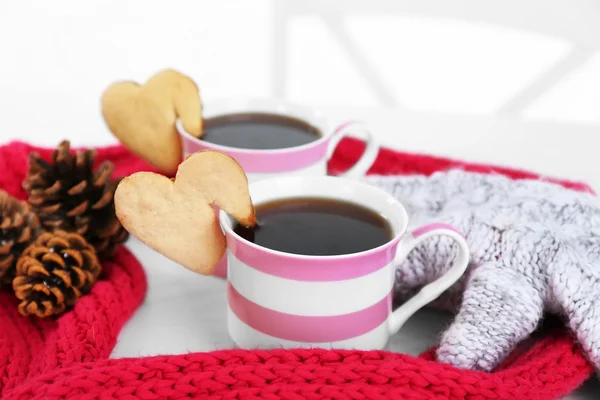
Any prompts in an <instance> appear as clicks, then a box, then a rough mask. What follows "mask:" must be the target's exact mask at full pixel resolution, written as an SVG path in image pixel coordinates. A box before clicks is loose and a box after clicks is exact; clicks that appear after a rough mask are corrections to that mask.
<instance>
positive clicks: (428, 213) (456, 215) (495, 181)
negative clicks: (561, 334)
mask: <svg viewBox="0 0 600 400" xmlns="http://www.w3.org/2000/svg"><path fill="white" fill-rule="evenodd" d="M365 180H366V181H367V182H368V183H370V184H372V185H375V186H378V187H380V188H382V189H383V190H385V191H387V192H389V193H391V194H393V195H394V196H395V197H396V198H397V199H398V200H399V201H400V202H402V203H403V204H404V206H405V207H406V208H407V211H408V213H409V215H410V218H411V221H410V225H411V227H417V226H419V225H421V224H424V223H427V222H433V221H439V222H446V223H449V224H452V225H454V226H455V227H456V228H457V229H459V230H460V231H461V232H462V233H463V234H464V235H465V237H466V238H467V242H468V244H469V247H470V252H471V265H470V266H469V268H468V269H467V273H466V274H465V275H464V276H463V277H462V279H461V280H460V281H459V282H457V283H456V284H455V285H454V286H453V287H451V288H450V289H448V290H447V291H446V292H445V293H444V294H443V295H442V296H441V297H440V298H438V299H437V300H436V301H435V302H434V303H432V306H438V307H444V308H448V309H452V310H457V311H458V312H457V314H456V317H455V319H454V321H453V323H452V324H451V325H450V327H449V328H448V329H447V330H446V332H444V334H443V335H442V338H441V343H440V347H439V349H438V351H437V356H438V359H439V360H440V361H441V362H445V363H449V364H452V365H454V366H456V367H459V368H466V369H479V370H486V371H489V370H492V369H493V368H494V367H496V366H497V365H498V364H499V363H500V362H501V361H502V360H503V359H504V357H505V356H507V355H508V354H509V353H510V352H511V351H512V350H513V349H514V348H515V346H516V345H517V344H518V343H519V342H520V341H521V340H523V339H525V338H526V337H527V336H529V335H530V334H531V333H532V332H533V330H534V329H535V328H536V326H537V324H538V322H539V321H540V319H541V317H542V313H543V312H544V311H548V312H551V313H555V314H558V315H561V316H563V317H565V319H566V321H567V323H568V325H569V327H570V328H571V330H572V331H573V332H574V334H575V335H576V337H577V339H578V340H579V342H580V343H581V346H582V347H583V349H584V351H585V352H586V353H587V355H588V357H589V358H590V360H591V361H592V362H593V363H594V364H595V365H596V368H600V200H599V199H598V198H597V197H596V196H594V195H592V194H587V193H579V192H575V191H571V190H567V189H564V188H562V187H561V186H559V185H555V184H551V183H547V182H542V181H537V180H512V179H510V178H507V177H504V176H500V175H486V174H478V173H469V172H464V171H458V170H455V171H450V172H443V173H436V174H434V175H432V176H430V177H424V176H394V177H383V176H371V177H367V178H365ZM455 253H456V245H455V244H454V243H453V241H452V240H451V239H449V238H446V237H434V238H431V239H429V240H428V241H426V242H424V243H423V244H422V245H421V246H419V247H417V248H416V249H415V250H413V251H412V252H411V253H410V254H409V256H408V258H407V260H406V261H405V262H403V263H402V265H400V266H399V268H398V270H397V275H396V276H397V279H396V291H397V295H398V296H399V297H400V298H401V299H406V298H408V297H410V296H411V295H413V294H414V293H416V291H417V290H418V289H419V288H420V287H422V286H423V285H425V284H426V283H427V282H430V281H432V280H434V279H435V278H437V277H438V276H440V275H441V274H443V273H444V272H445V271H446V270H447V269H448V268H449V267H450V265H451V263H452V261H453V259H454V256H455Z"/></svg>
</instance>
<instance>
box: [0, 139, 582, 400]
mask: <svg viewBox="0 0 600 400" xmlns="http://www.w3.org/2000/svg"><path fill="white" fill-rule="evenodd" d="M31 150H33V147H31V146H29V145H26V144H23V143H12V144H10V145H7V146H3V147H0V167H3V168H2V171H3V174H2V175H1V176H0V187H2V188H3V189H4V190H7V191H8V192H10V193H12V194H13V195H15V196H17V197H19V198H24V193H23V190H22V189H21V186H20V185H21V181H22V180H23V178H24V176H25V172H26V160H27V155H28V153H29V152H30V151H31ZM36 150H38V151H40V152H41V153H42V154H43V155H45V156H49V154H50V151H49V150H39V149H36ZM361 151H362V144H361V143H359V142H357V141H354V140H345V141H343V142H342V143H341V144H340V147H339V148H338V151H337V152H336V155H335V157H334V159H333V161H332V162H330V165H329V167H330V170H331V171H341V170H344V169H345V168H347V167H348V166H349V165H350V164H351V163H352V161H353V160H354V159H355V158H356V157H357V156H358V155H359V154H360V153H361ZM98 158H99V160H103V159H110V160H112V161H113V162H114V163H115V165H116V173H117V174H118V175H128V174H130V173H132V172H134V171H138V170H142V169H144V170H148V166H147V165H146V164H145V163H143V162H141V161H140V160H138V159H136V158H134V157H133V156H132V155H131V154H129V153H128V152H127V151H125V150H124V149H123V148H121V147H108V148H104V149H99V150H98ZM452 167H456V168H464V169H467V170H472V171H482V172H495V173H502V174H506V175H509V176H511V177H513V178H517V179H518V178H524V177H535V175H533V174H530V173H527V172H522V171H517V170H509V169H504V168H496V167H489V166H485V165H472V164H465V163H460V162H456V161H452V160H447V159H440V158H436V157H428V156H420V155H414V154H405V153H397V152H394V151H391V150H382V152H381V155H380V157H379V158H378V160H377V162H376V164H375V165H374V166H373V168H372V171H371V172H373V173H379V174H385V173H403V174H406V173H423V174H430V173H432V172H434V171H436V170H439V169H446V168H452ZM563 184H564V185H565V186H568V187H571V188H575V189H577V190H586V191H591V190H590V189H589V188H588V187H587V186H585V185H583V184H579V183H572V182H570V183H569V182H563ZM103 266H104V272H103V275H102V276H101V279H100V280H99V281H98V283H97V284H96V285H95V286H94V288H93V290H92V293H91V294H90V295H88V296H85V297H83V298H82V299H81V300H80V301H79V302H78V303H77V304H76V306H75V308H74V309H73V310H72V311H70V312H68V313H67V314H65V315H63V316H61V317H60V318H57V319H54V320H37V319H33V318H24V317H21V316H19V315H18V313H17V312H16V304H17V300H16V299H15V298H14V297H13V296H12V295H11V294H10V293H0V397H1V398H2V399H30V398H39V399H64V398H85V399H92V398H116V399H166V398H169V399H176V398H182V397H197V398H198V397H200V398H206V399H438V398H439V399H471V400H475V399H554V398H557V397H559V396H562V395H564V394H566V393H568V392H570V391H571V390H573V389H574V388H576V387H577V386H578V385H580V384H581V383H582V382H583V381H584V380H585V379H586V378H587V377H589V376H590V374H591V373H592V372H593V368H592V367H591V365H590V364H589V363H588V362H586V360H585V358H584V357H583V356H582V353H581V352H580V351H579V348H578V346H577V345H576V344H575V343H574V342H573V340H572V338H571V337H570V336H569V335H568V334H566V333H565V332H564V331H562V330H559V331H556V332H554V333H551V334H547V335H545V336H544V337H542V338H541V339H539V340H538V341H537V342H536V343H535V344H534V345H533V346H529V347H528V348H525V347H523V348H522V349H520V351H518V352H517V351H516V352H515V353H514V354H513V355H512V356H511V357H509V359H508V360H507V361H506V362H505V363H504V364H503V365H502V366H501V367H500V368H499V369H498V371H496V372H494V373H483V372H472V371H461V370H458V369H456V368H453V367H451V366H448V365H443V364H439V363H436V362H435V361H433V360H432V354H433V352H432V351H430V352H427V353H426V354H423V355H422V356H421V357H411V356H408V355H403V354H395V353H391V352H386V351H370V352H363V351H340V350H330V351H327V350H320V349H314V350H274V351H262V350H253V351H249V350H227V351H216V352H211V353H193V354H185V355H173V356H157V357H146V358H129V359H117V360H111V359H108V357H109V355H110V353H111V350H112V348H113V346H114V344H115V340H116V338H117V336H118V333H119V331H120V329H121V327H122V325H123V323H124V322H125V321H126V320H127V319H128V318H129V317H130V316H131V314H132V313H133V312H134V310H135V309H136V308H137V307H138V306H139V305H140V303H141V302H142V300H143V297H144V293H145V291H146V281H145V276H144V273H143V269H142V267H141V265H140V264H139V263H138V261H137V260H136V259H135V258H134V257H133V256H132V255H131V253H129V251H127V250H126V249H124V248H121V249H120V250H119V251H118V253H117V255H116V256H115V258H114V260H112V261H111V262H106V263H104V265H103ZM148 334H152V333H151V332H149V333H148Z"/></svg>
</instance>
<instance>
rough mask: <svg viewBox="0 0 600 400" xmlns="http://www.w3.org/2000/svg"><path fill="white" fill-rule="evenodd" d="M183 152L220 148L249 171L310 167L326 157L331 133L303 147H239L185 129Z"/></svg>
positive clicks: (261, 171) (283, 170)
mask: <svg viewBox="0 0 600 400" xmlns="http://www.w3.org/2000/svg"><path fill="white" fill-rule="evenodd" d="M180 135H181V138H182V141H183V151H184V155H185V156H187V155H189V154H192V153H196V152H198V151H200V150H218V151H220V152H222V153H225V154H227V155H229V156H231V157H233V158H234V159H235V160H236V161H237V162H238V163H239V164H240V165H241V166H242V168H243V169H244V171H245V172H246V173H273V172H287V171H294V170H297V169H302V168H306V167H309V166H311V165H313V164H316V163H317V162H319V161H321V160H323V159H325V157H326V156H327V147H328V146H329V138H330V137H329V136H326V137H324V138H322V139H319V140H317V141H315V142H312V143H309V144H307V145H303V146H297V147H290V148H286V149H278V150H250V149H236V148H234V147H226V146H220V145H216V144H214V143H208V142H205V141H203V140H199V139H196V138H195V137H193V136H191V135H189V134H187V133H185V132H183V133H180Z"/></svg>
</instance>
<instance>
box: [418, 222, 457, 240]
mask: <svg viewBox="0 0 600 400" xmlns="http://www.w3.org/2000/svg"><path fill="white" fill-rule="evenodd" d="M437 229H445V230H449V231H453V232H456V233H458V234H459V235H460V236H464V235H463V234H462V232H460V231H459V230H458V229H456V228H455V227H453V226H452V225H449V224H444V223H442V222H435V223H433V224H427V225H423V226H421V227H419V228H417V229H415V230H414V231H412V235H413V236H414V237H419V236H421V235H424V234H426V233H428V232H431V231H435V230H437Z"/></svg>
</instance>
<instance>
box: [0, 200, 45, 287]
mask: <svg viewBox="0 0 600 400" xmlns="http://www.w3.org/2000/svg"><path fill="white" fill-rule="evenodd" d="M0 221H1V222H0V284H2V285H10V283H11V282H12V280H13V278H14V277H15V266H16V264H17V260H18V258H19V257H20V256H21V253H22V252H23V250H25V248H26V247H27V246H28V245H29V244H30V243H31V242H32V241H33V240H34V239H35V238H36V237H37V235H38V233H39V231H40V224H39V220H38V218H37V216H36V215H35V214H34V213H33V212H32V211H31V207H30V206H29V204H27V203H26V202H24V201H20V200H17V199H15V198H14V197H12V196H10V195H9V194H8V193H6V192H5V191H3V190H0Z"/></svg>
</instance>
